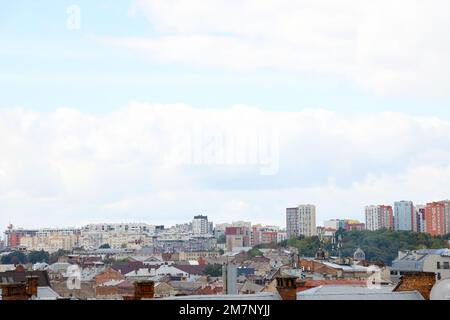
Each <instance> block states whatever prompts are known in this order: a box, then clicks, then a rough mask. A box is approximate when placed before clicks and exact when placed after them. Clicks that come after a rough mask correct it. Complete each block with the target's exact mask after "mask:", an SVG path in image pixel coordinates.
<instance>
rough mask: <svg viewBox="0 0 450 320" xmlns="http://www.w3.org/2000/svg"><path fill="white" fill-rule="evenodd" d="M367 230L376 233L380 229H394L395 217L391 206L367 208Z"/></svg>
mask: <svg viewBox="0 0 450 320" xmlns="http://www.w3.org/2000/svg"><path fill="white" fill-rule="evenodd" d="M365 215H366V229H367V230H370V231H375V230H379V229H392V228H393V223H394V217H393V212H392V207H391V206H383V205H378V206H373V205H372V206H367V207H366V208H365Z"/></svg>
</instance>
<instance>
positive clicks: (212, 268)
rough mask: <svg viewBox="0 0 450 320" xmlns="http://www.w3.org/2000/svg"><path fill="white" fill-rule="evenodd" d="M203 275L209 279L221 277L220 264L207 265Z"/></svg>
mask: <svg viewBox="0 0 450 320" xmlns="http://www.w3.org/2000/svg"><path fill="white" fill-rule="evenodd" d="M203 274H204V275H207V276H211V277H220V276H221V275H222V265H220V264H217V263H216V264H208V265H207V266H206V267H205V270H204V271H203Z"/></svg>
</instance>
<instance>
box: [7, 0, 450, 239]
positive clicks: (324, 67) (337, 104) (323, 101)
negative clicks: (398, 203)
mask: <svg viewBox="0 0 450 320" xmlns="http://www.w3.org/2000/svg"><path fill="white" fill-rule="evenodd" d="M449 11H450V3H449V2H448V1H445V0H430V1H426V2H425V1H419V0H408V1H406V0H398V1H387V0H380V1H369V0H341V1H335V0H239V1H238V0H207V1H205V0H136V1H133V0H127V1H126V0H115V1H106V0H98V1H84V0H83V1H81V0H80V1H76V0H75V1H73V0H71V1H58V3H57V4H56V3H55V1H49V0H45V1H39V2H37V1H22V0H18V1H3V0H0V230H1V229H3V228H4V226H6V224H7V223H9V222H11V223H13V224H15V225H17V226H23V227H44V226H49V227H52V226H80V225H82V224H85V223H91V222H102V221H109V222H119V221H140V222H148V223H158V224H169V225H170V224H174V223H179V222H183V221H186V220H190V219H191V218H192V216H193V215H194V214H198V213H203V214H207V215H208V216H210V218H211V219H212V220H214V221H215V222H225V221H232V220H238V219H241V220H242V219H244V220H251V221H253V222H261V223H270V224H278V225H284V213H285V208H286V207H289V206H295V205H298V204H301V203H314V204H316V205H317V208H318V222H319V223H322V221H323V220H324V219H328V218H339V217H348V218H356V219H361V220H363V207H364V206H365V205H367V204H381V203H386V204H389V203H392V202H393V201H395V200H402V199H407V200H413V201H414V202H415V203H425V202H427V201H432V200H441V199H444V198H449V197H450V60H449V59H448V57H449V56H450V32H449V31H448V30H450V21H449V20H448V12H449Z"/></svg>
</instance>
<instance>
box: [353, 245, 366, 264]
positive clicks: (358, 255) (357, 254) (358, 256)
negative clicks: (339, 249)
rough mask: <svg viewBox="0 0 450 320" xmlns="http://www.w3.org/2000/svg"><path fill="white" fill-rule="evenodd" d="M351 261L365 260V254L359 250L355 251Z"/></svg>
mask: <svg viewBox="0 0 450 320" xmlns="http://www.w3.org/2000/svg"><path fill="white" fill-rule="evenodd" d="M353 260H358V261H362V260H366V254H365V253H364V251H362V250H361V248H358V249H356V251H355V253H354V254H353Z"/></svg>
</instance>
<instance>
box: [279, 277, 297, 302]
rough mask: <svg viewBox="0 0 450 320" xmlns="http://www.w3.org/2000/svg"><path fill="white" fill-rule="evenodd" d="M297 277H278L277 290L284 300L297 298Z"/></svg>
mask: <svg viewBox="0 0 450 320" xmlns="http://www.w3.org/2000/svg"><path fill="white" fill-rule="evenodd" d="M296 281H297V277H290V276H283V277H277V290H278V293H279V294H280V296H281V299H283V300H297V283H296Z"/></svg>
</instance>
